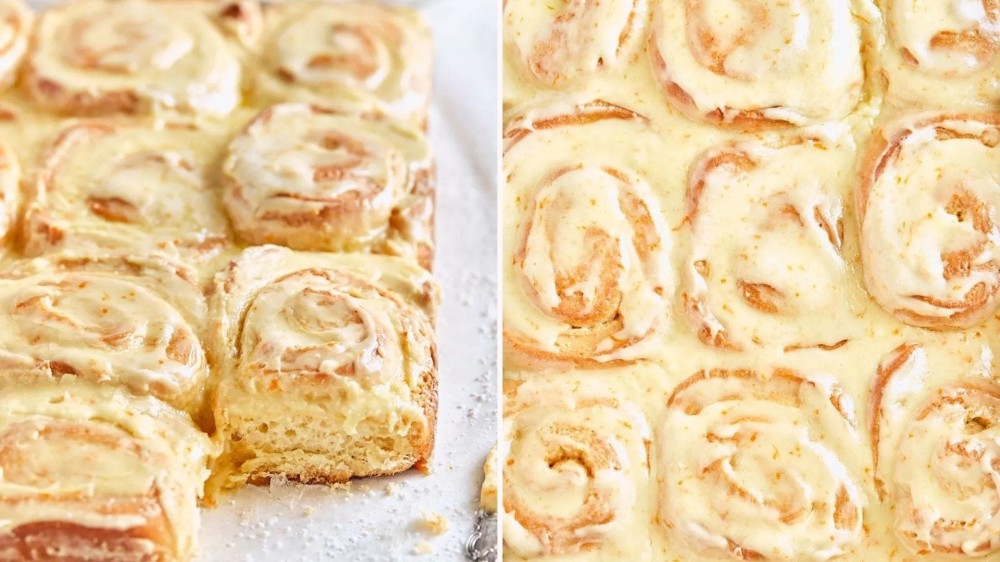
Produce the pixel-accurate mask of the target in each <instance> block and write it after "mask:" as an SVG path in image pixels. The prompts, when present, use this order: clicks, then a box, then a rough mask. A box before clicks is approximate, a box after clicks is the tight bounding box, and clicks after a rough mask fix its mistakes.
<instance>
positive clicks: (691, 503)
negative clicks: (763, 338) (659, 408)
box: [658, 369, 865, 561]
mask: <svg viewBox="0 0 1000 562" xmlns="http://www.w3.org/2000/svg"><path fill="white" fill-rule="evenodd" d="M855 426H856V422H855V418H854V412H853V406H852V405H851V402H850V398H848V397H847V396H846V395H845V394H844V393H843V391H842V390H841V389H840V387H839V386H837V384H836V382H834V381H833V380H832V378H824V377H805V376H803V375H800V374H798V373H795V372H793V371H789V370H786V369H775V370H774V371H773V372H772V373H770V374H762V373H757V372H753V371H746V370H733V371H727V370H711V371H703V372H699V373H697V374H695V375H694V376H692V377H691V378H689V379H688V380H686V381H684V382H682V383H681V384H680V385H678V386H677V387H676V389H675V390H674V392H673V394H672V395H671V396H670V399H669V400H668V402H667V416H666V418H665V421H664V423H663V425H662V428H661V430H662V432H661V433H660V435H659V437H658V439H659V440H660V442H661V443H662V449H661V463H662V464H661V465H660V466H661V474H662V478H661V479H660V486H661V499H660V520H661V522H662V523H663V524H664V525H666V527H667V528H669V529H670V530H671V531H672V532H673V533H675V534H677V535H678V536H680V537H681V538H682V539H683V540H684V541H685V542H686V543H687V544H688V545H689V546H691V547H692V548H694V549H695V550H696V551H697V552H698V553H700V555H702V556H704V555H709V554H714V555H728V557H729V558H731V559H735V560H789V561H790V560H796V561H806V560H815V561H822V560H830V559H833V558H835V557H837V556H840V555H841V554H843V553H845V552H848V551H850V550H851V549H853V548H854V547H855V546H857V545H858V544H859V543H860V542H861V538H862V533H863V531H862V509H863V508H864V505H865V500H864V496H863V494H862V492H861V489H860V487H859V486H858V484H857V483H856V481H855V478H854V476H853V471H852V467H849V466H847V465H845V464H844V462H843V461H842V458H846V453H847V452H849V451H851V450H852V448H853V447H855V446H856V444H855V443H854V442H853V441H851V442H845V441H844V440H845V439H848V438H850V437H856V433H855Z"/></svg>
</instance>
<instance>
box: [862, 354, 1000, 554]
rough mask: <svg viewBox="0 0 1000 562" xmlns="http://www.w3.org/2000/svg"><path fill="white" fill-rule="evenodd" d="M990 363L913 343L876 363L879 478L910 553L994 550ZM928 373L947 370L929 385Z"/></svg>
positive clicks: (997, 448) (994, 414) (997, 485)
mask: <svg viewBox="0 0 1000 562" xmlns="http://www.w3.org/2000/svg"><path fill="white" fill-rule="evenodd" d="M989 368H990V366H989V363H988V361H984V362H983V364H982V365H973V366H972V368H971V369H970V368H969V366H968V365H963V364H962V363H958V362H955V361H951V360H949V359H948V358H946V357H937V356H935V353H934V352H933V351H931V350H929V349H928V348H925V347H924V346H922V345H920V344H904V345H901V346H899V347H898V348H896V349H895V350H893V351H892V352H891V353H890V354H889V355H887V356H886V357H885V359H884V360H883V361H882V363H881V365H879V368H878V373H877V375H876V377H875V380H874V382H873V384H872V392H871V404H870V410H871V416H870V424H871V425H870V429H871V432H872V453H873V455H874V458H875V468H876V470H875V479H876V485H877V489H878V493H879V497H880V498H881V499H882V500H883V501H886V502H892V509H893V512H894V517H895V530H896V535H897V536H898V537H899V538H900V540H901V541H902V542H903V543H904V544H905V545H906V546H907V548H908V549H909V550H910V551H911V552H913V553H915V554H918V555H929V554H941V555H949V556H952V557H969V558H973V557H983V556H987V557H988V556H990V555H995V554H996V553H997V552H1000V384H997V382H996V380H995V379H993V378H991V377H990V376H989ZM935 370H938V371H943V372H946V373H947V374H948V375H949V376H950V380H949V381H947V382H945V383H944V384H942V385H941V386H938V387H937V388H936V389H934V386H933V385H930V384H929V383H928V380H929V379H931V378H932V377H933V376H934V371H935ZM956 375H957V376H956Z"/></svg>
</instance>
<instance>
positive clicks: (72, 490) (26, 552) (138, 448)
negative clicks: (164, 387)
mask: <svg viewBox="0 0 1000 562" xmlns="http://www.w3.org/2000/svg"><path fill="white" fill-rule="evenodd" d="M214 454H215V447H214V446H213V445H212V443H211V441H210V440H209V439H208V436H206V435H204V434H203V433H201V432H200V431H198V430H197V429H196V428H195V427H194V425H193V424H192V423H191V419H190V418H189V417H188V416H187V415H185V414H182V413H180V412H177V411H176V410H174V409H172V408H169V407H167V406H165V405H164V404H162V403H161V402H159V401H157V400H155V399H153V398H148V397H147V398H136V397H134V396H131V395H129V394H127V393H125V392H122V391H119V390H113V389H110V388H106V387H93V386H89V385H85V384H80V383H76V384H59V385H41V386H32V387H23V388H18V389H17V390H16V391H14V392H5V393H3V394H0V512H2V513H3V517H2V518H0V560H4V561H9V562H14V561H18V562H25V561H29V562H56V561H58V562H69V561H92V560H101V561H107V562H135V561H138V560H143V561H154V560H155V561H161V562H181V561H184V560H190V559H191V558H192V556H193V555H194V549H195V547H194V544H195V540H196V535H197V531H198V525H199V514H198V508H197V501H198V498H199V497H200V496H201V493H202V487H203V483H204V482H205V479H206V478H207V477H208V468H207V464H208V462H209V460H210V459H211V458H212V457H213V456H214Z"/></svg>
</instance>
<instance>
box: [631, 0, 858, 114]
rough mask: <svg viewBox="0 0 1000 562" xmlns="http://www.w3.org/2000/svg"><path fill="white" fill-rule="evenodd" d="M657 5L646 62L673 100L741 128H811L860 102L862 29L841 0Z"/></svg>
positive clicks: (664, 0)
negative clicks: (720, 11)
mask: <svg viewBox="0 0 1000 562" xmlns="http://www.w3.org/2000/svg"><path fill="white" fill-rule="evenodd" d="M726 9H727V10H728V11H727V12H726V17H719V15H718V6H717V5H716V4H714V3H711V2H699V1H697V0H684V1H680V0H656V1H655V2H654V9H653V30H652V34H651V37H650V41H649V49H648V50H649V56H650V60H651V62H652V65H653V70H654V72H655V74H656V77H657V80H658V81H659V83H660V86H661V88H662V90H663V92H664V93H665V95H666V97H667V99H668V100H669V101H670V103H671V104H672V105H673V106H674V107H676V108H677V109H678V110H680V111H681V112H683V113H684V114H686V115H687V116H689V117H691V118H692V119H696V120H699V121H705V122H708V123H712V124H717V125H725V126H735V127H739V128H743V129H757V128H761V127H775V126H787V125H807V124H812V123H818V122H823V121H833V120H837V119H840V118H841V117H844V116H845V115H847V114H848V113H850V112H851V111H852V110H853V109H854V107H855V106H856V105H857V104H858V103H859V102H860V101H861V99H862V93H863V92H862V90H863V85H864V78H865V71H864V63H863V60H862V56H861V50H862V40H861V31H860V29H859V27H858V25H857V23H856V22H855V20H854V15H853V14H852V3H851V2H844V1H841V0H796V1H792V2H778V3H775V2H766V1H759V0H749V1H744V2H739V3H738V4H732V5H729V4H727V7H726Z"/></svg>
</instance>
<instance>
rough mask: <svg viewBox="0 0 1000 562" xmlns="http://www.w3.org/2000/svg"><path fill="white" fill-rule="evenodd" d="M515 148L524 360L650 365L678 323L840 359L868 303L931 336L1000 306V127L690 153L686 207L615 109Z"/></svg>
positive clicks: (747, 144)
mask: <svg viewBox="0 0 1000 562" xmlns="http://www.w3.org/2000/svg"><path fill="white" fill-rule="evenodd" d="M504 142H505V148H504V173H505V180H506V182H507V183H506V190H505V193H504V199H505V205H506V209H508V214H507V216H506V217H505V221H506V224H505V227H506V228H505V236H506V240H505V259H504V270H505V271H504V279H505V287H504V296H505V299H506V300H505V306H506V310H508V311H509V312H510V313H509V314H507V315H505V318H504V340H505V346H506V350H507V352H508V359H509V360H511V361H513V362H514V363H515V364H521V365H524V364H528V363H531V364H538V363H548V364H577V365H588V364H590V365H594V364H597V365H600V364H607V363H615V362H619V363H620V362H628V361H634V360H638V359H650V358H654V357H656V356H657V354H658V349H659V348H661V347H662V344H663V342H664V341H666V340H667V339H669V338H671V337H673V335H674V333H675V332H676V331H677V330H689V331H690V332H692V333H694V334H696V335H697V337H698V339H699V340H700V341H701V342H702V344H703V345H704V346H706V347H708V348H711V349H714V350H718V351H721V352H740V351H746V352H750V351H759V350H770V351H778V352H784V353H795V352H798V351H802V350H806V349H823V350H830V351H832V350H836V349H837V348H839V347H841V346H844V345H847V344H848V343H850V342H851V339H852V335H851V334H852V333H855V334H856V335H860V334H857V332H858V329H857V325H858V323H859V322H864V321H865V312H864V310H863V309H865V307H866V306H867V305H866V303H865V302H864V301H865V300H866V295H870V296H871V297H872V298H873V299H874V300H875V301H876V302H877V303H878V304H879V305H880V307H881V308H882V309H883V310H884V312H885V313H888V314H889V315H891V316H892V317H894V318H895V319H896V320H897V321H899V322H901V323H902V324H906V325H909V326H915V327H923V328H935V329H963V328H970V327H974V326H977V325H980V324H982V323H983V322H984V321H985V320H986V319H989V318H991V317H992V316H994V315H995V313H996V309H997V305H998V304H1000V301H998V299H997V294H998V291H1000V246H998V235H1000V225H998V224H997V223H996V216H997V214H998V211H1000V189H998V186H997V183H996V174H997V172H998V165H997V162H998V148H997V146H998V143H1000V117H998V116H997V115H996V114H991V113H981V114H972V113H969V114H966V113H955V114H949V113H941V114H919V115H916V116H908V117H906V118H903V119H900V120H898V121H894V122H891V123H888V124H886V125H885V126H884V127H883V128H881V129H879V130H877V131H876V132H874V133H873V134H872V135H871V137H870V138H869V139H868V140H867V142H866V143H865V144H864V145H862V146H857V143H856V142H855V137H854V136H853V134H852V133H851V131H850V129H849V127H848V126H847V125H846V124H839V123H832V124H826V125H824V126H817V127H809V128H801V129H797V130H795V131H794V132H792V133H782V134H763V135H754V136H746V137H739V138H735V139H730V140H727V141H726V142H723V143H721V144H718V145H715V146H711V147H709V148H707V149H705V150H703V151H701V152H700V153H698V154H696V155H695V156H694V157H693V158H692V159H691V161H690V164H689V165H688V169H687V176H686V178H684V179H682V180H681V183H683V184H684V192H683V195H682V196H681V195H680V194H678V193H663V192H662V190H661V191H657V186H659V187H662V186H664V185H674V184H676V183H678V182H677V181H676V180H675V178H672V177H670V176H669V174H670V173H671V172H672V171H673V169H674V168H675V167H672V166H670V165H661V164H659V163H658V161H657V159H658V158H670V156H664V155H665V154H668V153H669V152H670V151H672V150H673V148H672V147H670V146H669V145H668V143H667V141H666V140H665V137H664V136H663V135H661V134H660V133H659V132H658V131H657V130H656V129H655V127H654V126H652V125H651V123H650V122H649V120H648V119H646V118H645V117H643V116H642V115H639V114H638V113H635V112H633V111H631V110H629V109H626V108H624V107H621V106H617V105H613V104H610V103H607V102H603V101H600V100H598V101H591V102H585V103H581V104H575V105H574V104H566V105H564V106H555V107H546V108H543V109H541V110H537V111H531V112H527V113H526V114H524V115H521V116H517V117H515V118H514V119H512V120H511V121H510V122H509V124H508V127H507V130H506V134H505V136H504ZM608 143H610V144H611V145H613V146H617V147H618V148H619V149H616V150H608V149H607V146H608ZM622 147H627V148H625V149H620V148H622ZM678 152H680V151H678ZM540 153H544V154H545V155H546V158H545V159H540V158H538V157H537V154H540ZM685 180H686V181H685ZM671 219H674V220H673V221H671ZM675 264H676V267H675ZM858 276H860V277H862V278H863V285H864V286H863V287H859V286H858V283H857V282H856V281H855V278H856V277H858ZM675 309H676V312H677V313H676V314H675ZM817 313H823V314H830V315H833V317H831V318H829V320H830V321H829V322H823V323H815V322H808V321H807V320H809V319H810V318H811V317H812V316H813V315H815V314H817Z"/></svg>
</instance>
